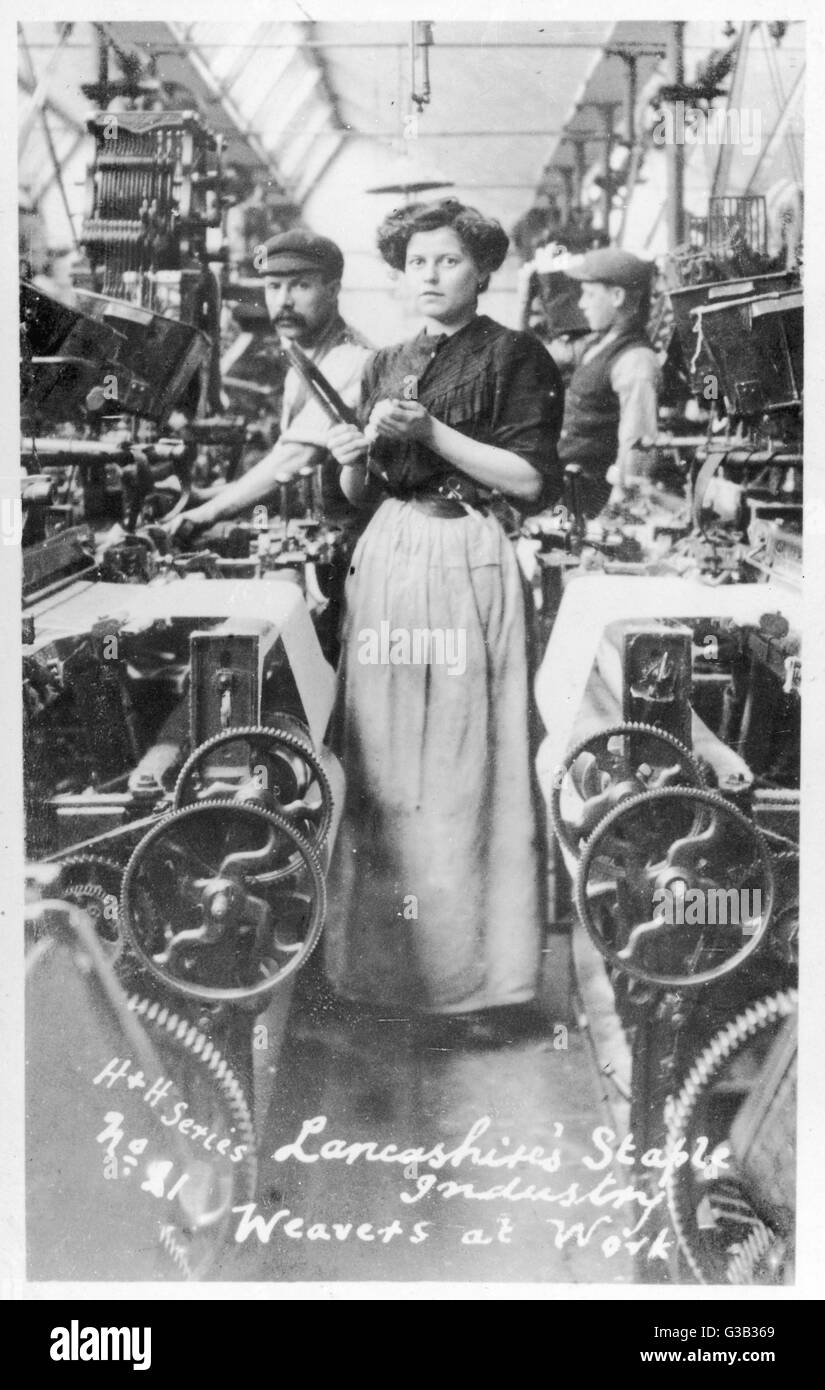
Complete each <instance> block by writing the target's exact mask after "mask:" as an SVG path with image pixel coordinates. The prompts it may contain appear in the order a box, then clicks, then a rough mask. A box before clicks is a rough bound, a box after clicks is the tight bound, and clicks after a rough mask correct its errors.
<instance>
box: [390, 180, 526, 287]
mask: <svg viewBox="0 0 825 1390" xmlns="http://www.w3.org/2000/svg"><path fill="white" fill-rule="evenodd" d="M438 227H451V228H452V229H453V231H454V232H455V234H456V236H457V237H458V239H459V241H460V242H461V244H462V245H463V246H464V248H465V250H466V251H467V252H468V253H469V255H470V256H472V258H473V260H474V261H475V263H476V265H477V266H478V269H479V273H480V274H481V276H482V277H483V280H482V285H481V287H480V288H482V289H486V288H487V283H488V281H489V279H490V274H491V273H492V271H494V270H498V268H499V266H500V265H501V264H502V262H503V261H504V257H505V256H506V255H507V248H508V247H509V245H510V238H509V237H508V235H507V233H506V232H505V231H504V228H503V227H502V226H501V223H500V222H496V221H495V219H494V218H492V217H485V216H484V215H483V213H480V212H479V211H478V208H470V207H467V206H466V205H465V204H464V203H460V202H459V201H458V199H457V198H441V199H440V200H439V201H438V202H435V203H411V204H410V205H409V206H408V207H403V208H395V209H394V210H393V211H392V212H391V213H390V214H389V215H388V216H387V217H385V218H384V221H383V222H382V223H381V226H380V227H379V228H378V238H377V240H378V250H379V251H380V252H381V255H382V256H383V257H384V260H385V261H386V262H387V264H388V265H391V266H392V268H393V270H403V269H404V266H405V263H406V259H407V246H408V245H409V242H410V239H411V237H413V236H414V235H415V233H416V232H434V231H435V230H436V229H437V228H438Z"/></svg>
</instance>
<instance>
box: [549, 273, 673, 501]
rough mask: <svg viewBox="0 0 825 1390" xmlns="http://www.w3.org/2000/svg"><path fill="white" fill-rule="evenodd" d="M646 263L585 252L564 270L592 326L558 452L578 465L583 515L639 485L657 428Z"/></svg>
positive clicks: (571, 386) (656, 368) (656, 375)
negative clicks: (579, 288) (574, 284)
mask: <svg viewBox="0 0 825 1390" xmlns="http://www.w3.org/2000/svg"><path fill="white" fill-rule="evenodd" d="M652 272H653V266H652V265H651V263H650V262H649V261H642V260H640V259H639V257H638V256H633V255H631V254H630V252H629V251H621V250H619V249H617V248H616V247H604V248H602V249H601V250H598V251H588V252H587V253H586V254H585V255H584V256H583V257H582V258H581V261H580V263H579V264H578V265H575V266H574V265H570V266H569V267H568V268H567V269H566V271H565V273H566V274H567V275H569V276H571V278H573V279H575V280H578V281H580V282H581V285H582V291H581V298H580V300H579V303H580V306H581V309H582V312H583V313H584V316H585V318H586V319H587V322H588V324H589V326H590V329H591V333H590V334H589V336H588V337H587V338H585V339H584V340H583V343H582V345H581V347H580V349H579V352H578V357H577V365H576V367H575V370H574V371H573V374H572V376H571V378H570V381H569V383H568V386H567V394H566V397H565V406H564V420H563V422H562V429H561V436H560V438H559V445H558V451H559V458H560V460H561V463H562V464H563V465H564V466H565V467H566V466H567V464H578V465H579V467H580V468H581V470H582V480H581V481H582V487H581V496H582V504H583V507H584V511H585V513H586V515H587V516H590V517H593V516H596V514H597V513H598V512H600V511H601V510H602V508H603V507H604V506H606V505H607V504H608V503H610V504H614V503H618V502H620V501H622V500H624V499H626V498H627V497H628V496H630V495H632V493H633V491H634V490H635V489H636V488H637V487H638V486H639V483H640V481H641V479H642V478H644V477H645V476H646V475H647V473H648V471H649V466H650V460H651V452H650V451H651V450H652V448H653V445H654V441H655V438H656V433H657V413H656V412H657V393H658V386H659V365H658V362H657V359H656V354H655V353H654V351H653V349H652V347H651V345H650V341H649V339H648V337H647V334H646V333H645V322H646V319H647V314H648V308H649V304H650V287H651V279H652Z"/></svg>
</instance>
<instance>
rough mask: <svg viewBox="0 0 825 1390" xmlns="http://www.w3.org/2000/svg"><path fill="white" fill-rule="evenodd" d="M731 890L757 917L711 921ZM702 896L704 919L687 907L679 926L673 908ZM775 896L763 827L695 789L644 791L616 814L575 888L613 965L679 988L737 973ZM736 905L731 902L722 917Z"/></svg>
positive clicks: (588, 854)
mask: <svg viewBox="0 0 825 1390" xmlns="http://www.w3.org/2000/svg"><path fill="white" fill-rule="evenodd" d="M731 891H733V892H734V893H739V894H740V898H739V901H740V903H747V904H748V905H749V906H750V905H752V904H755V905H757V907H758V912H756V913H755V914H754V915H753V916H752V917H751V916H747V917H745V918H744V919H743V920H742V921H732V922H727V921H722V922H715V921H713V920H705V921H702V920H701V917H702V915H704V916H705V918H706V919H707V918H708V917H711V919H712V917H713V916H714V915H716V908H717V907H719V906H720V903H721V900H720V898H719V897H718V894H720V893H722V894H724V895H727V894H728V893H729V892H731ZM757 893H758V895H759V896H758V897H756V896H755V895H756V894H757ZM711 894H714V895H715V896H714V897H713V898H712V899H711V897H710V895H711ZM744 894H748V895H749V896H748V897H747V898H745V897H744V896H743V895H744ZM692 895H694V896H692ZM703 897H704V900H705V903H706V904H707V905H709V904H710V903H711V902H713V909H712V911H711V912H710V913H708V912H705V913H704V914H701V913H700V914H698V915H699V921H698V922H694V920H693V917H695V916H696V915H697V914H696V913H692V914H691V915H690V916H689V915H688V912H687V911H685V912H684V913H683V914H682V920H680V913H679V912H678V910H677V911H674V910H673V909H674V908H678V904H679V901H680V900H681V902H682V903H685V902H687V903H691V904H693V903H696V902H700V901H701V900H702V898H703ZM773 897H774V873H773V865H772V862H771V854H770V850H769V849H768V846H767V844H766V842H765V840H764V838H763V836H762V834H761V833H760V831H759V830H758V829H757V827H756V826H755V825H754V824H753V822H752V821H751V820H749V819H748V817H747V816H745V815H743V813H742V812H741V811H739V810H738V809H737V808H736V807H735V806H733V805H731V803H730V802H728V801H725V800H724V798H723V797H721V796H718V795H717V794H716V793H715V792H710V791H706V790H703V789H700V788H696V787H666V788H663V789H662V790H660V791H651V792H643V793H641V794H640V795H639V796H635V797H630V798H629V799H628V800H627V801H622V802H620V803H619V805H618V806H616V807H615V808H614V809H613V810H612V811H610V812H608V814H607V815H606V816H605V818H604V820H602V821H601V822H600V823H599V825H598V826H597V827H596V829H595V830H594V832H593V834H592V835H591V836H590V839H589V840H588V841H587V843H586V845H585V846H584V849H583V851H582V857H581V860H580V862H579V867H578V874H577V878H576V889H575V900H576V909H577V911H578V914H579V917H580V918H581V921H582V923H583V925H584V926H585V928H586V930H587V932H588V934H589V936H590V938H591V940H592V941H593V942H594V944H595V945H596V947H597V948H598V950H599V951H600V952H601V954H602V955H603V956H604V957H605V958H606V959H607V960H609V961H610V963H611V965H613V966H615V967H616V968H617V969H619V970H624V971H626V972H627V974H629V975H632V976H634V977H635V978H636V979H639V980H645V981H646V982H647V983H648V984H653V985H658V986H661V987H665V988H670V989H682V988H689V987H693V988H695V987H698V986H700V985H705V984H708V983H709V982H710V981H711V980H716V979H719V978H721V977H722V976H723V975H728V974H730V973H731V971H734V970H737V969H738V968H739V967H740V966H741V965H742V963H743V962H744V961H745V960H747V959H748V957H749V956H751V955H752V954H753V952H754V951H756V950H757V948H758V947H759V946H760V945H761V943H762V942H763V940H764V939H765V935H766V932H767V930H768V927H769V924H770V920H771V910H772V907H773ZM727 903H729V899H728V898H727V896H725V911H723V913H722V915H723V916H725V915H726V910H727ZM663 904H666V905H667V907H664V906H663ZM743 938H744V941H743Z"/></svg>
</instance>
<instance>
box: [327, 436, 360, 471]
mask: <svg viewBox="0 0 825 1390" xmlns="http://www.w3.org/2000/svg"><path fill="white" fill-rule="evenodd" d="M367 444H368V441H367V436H366V435H365V434H364V433H363V431H362V430H359V429H358V427H357V426H356V425H331V426H330V429H329V433H328V434H327V448H328V449H329V451H330V453H331V454H332V456H333V458H334V459H335V460H336V461H337V462H338V463H340V464H341V465H342V466H343V467H344V468H351V467H352V466H353V465H354V464H357V463H361V462H363V461H364V459H365V458H366V453H367Z"/></svg>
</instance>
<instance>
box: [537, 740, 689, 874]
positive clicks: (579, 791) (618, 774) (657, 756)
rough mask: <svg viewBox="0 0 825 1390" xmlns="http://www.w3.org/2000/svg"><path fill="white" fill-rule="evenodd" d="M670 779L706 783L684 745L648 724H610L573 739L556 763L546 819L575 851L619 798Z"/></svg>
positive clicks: (680, 782)
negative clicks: (568, 748) (559, 761)
mask: <svg viewBox="0 0 825 1390" xmlns="http://www.w3.org/2000/svg"><path fill="white" fill-rule="evenodd" d="M676 785H678V786H683V787H685V786H686V787H705V786H707V779H706V776H705V773H704V771H703V769H702V767H701V765H700V764H699V762H698V761H697V759H696V758H695V757H694V756H693V754H692V753H691V751H690V749H689V748H686V747H685V745H684V744H683V743H682V742H681V741H680V740H679V739H678V738H676V737H675V735H674V734H670V733H667V731H666V730H664V729H657V728H656V726H655V725H653V724H642V723H636V722H633V721H629V722H624V723H619V724H611V725H610V726H609V727H608V728H606V729H600V730H598V731H597V732H596V733H594V734H591V735H590V736H589V738H586V739H582V741H581V743H577V744H576V746H575V747H574V748H573V749H572V750H571V751H570V753H568V755H567V757H566V758H565V759H564V762H563V763H562V764H561V765H560V766H559V768H558V769H557V771H556V774H555V775H554V777H553V787H552V792H551V796H550V820H551V822H552V825H553V829H554V831H555V833H556V835H557V836H558V839H559V840H560V841H561V843H562V844H563V845H565V846H566V847H567V849H569V850H570V851H571V853H572V854H575V855H579V854H580V853H581V843H582V841H583V840H586V839H587V838H588V836H589V835H592V833H593V831H594V830H595V828H596V826H597V825H598V823H599V821H601V820H603V818H604V817H605V816H606V815H607V813H608V811H610V810H612V809H613V807H614V806H617V805H618V804H619V802H620V801H623V800H626V799H627V798H628V797H629V796H635V795H637V794H638V793H639V792H644V791H654V790H658V789H659V788H661V787H665V786H676ZM576 801H577V802H578V807H576V805H575V802H576ZM571 803H572V804H571Z"/></svg>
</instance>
